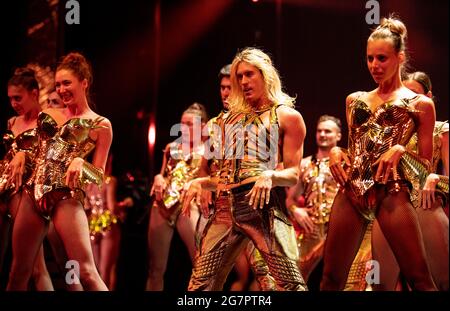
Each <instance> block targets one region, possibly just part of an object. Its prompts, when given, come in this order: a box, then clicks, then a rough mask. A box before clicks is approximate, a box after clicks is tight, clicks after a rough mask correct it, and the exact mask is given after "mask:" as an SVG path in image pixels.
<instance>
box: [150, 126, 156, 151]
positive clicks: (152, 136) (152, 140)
mask: <svg viewBox="0 0 450 311" xmlns="http://www.w3.org/2000/svg"><path fill="white" fill-rule="evenodd" d="M155 137H156V131H155V124H154V123H150V126H149V127H148V146H149V148H150V149H153V146H154V145H155Z"/></svg>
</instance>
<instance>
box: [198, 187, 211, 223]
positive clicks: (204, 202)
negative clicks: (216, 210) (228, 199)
mask: <svg viewBox="0 0 450 311" xmlns="http://www.w3.org/2000/svg"><path fill="white" fill-rule="evenodd" d="M210 204H212V192H211V191H209V190H202V198H201V202H200V211H201V212H202V215H203V217H205V218H208V216H209V205H210Z"/></svg>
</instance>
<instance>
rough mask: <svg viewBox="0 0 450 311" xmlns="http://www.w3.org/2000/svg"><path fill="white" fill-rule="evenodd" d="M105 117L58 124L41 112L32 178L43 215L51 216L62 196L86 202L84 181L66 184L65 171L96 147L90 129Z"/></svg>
mask: <svg viewBox="0 0 450 311" xmlns="http://www.w3.org/2000/svg"><path fill="white" fill-rule="evenodd" d="M102 120H103V118H97V119H95V120H91V119H81V118H73V119H69V120H67V121H66V122H65V123H64V124H63V125H62V126H61V127H58V124H57V123H56V121H55V120H54V119H53V117H52V116H50V115H49V114H47V113H44V112H41V113H40V114H39V116H38V127H37V128H38V135H39V151H38V153H37V155H36V159H35V164H36V169H35V171H34V176H33V178H32V179H31V180H32V182H34V198H35V200H36V202H37V203H38V204H37V205H38V210H39V212H40V213H41V214H42V215H43V216H44V217H46V218H48V217H50V216H51V213H52V210H53V208H54V207H55V206H56V204H57V203H58V202H59V201H61V200H65V199H69V198H75V199H77V200H79V201H80V203H81V204H83V205H84V191H83V190H82V187H83V186H84V185H83V184H82V183H81V180H80V187H79V188H75V189H70V188H69V187H67V185H66V182H65V179H66V171H67V169H68V167H69V165H70V163H71V162H72V160H73V159H75V158H77V157H80V158H85V157H86V156H87V155H88V154H89V153H90V152H91V151H92V150H94V148H95V142H94V141H93V140H92V139H91V138H90V137H89V132H90V130H91V129H94V128H99V125H98V124H99V123H100V122H101V121H102ZM101 182H102V180H101V181H100V183H101Z"/></svg>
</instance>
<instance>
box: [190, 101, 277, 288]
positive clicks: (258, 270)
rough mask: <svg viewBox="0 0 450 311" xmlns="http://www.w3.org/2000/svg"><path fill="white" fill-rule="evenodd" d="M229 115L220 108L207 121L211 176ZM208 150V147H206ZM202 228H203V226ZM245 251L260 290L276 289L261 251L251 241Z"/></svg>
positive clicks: (217, 164) (198, 237)
mask: <svg viewBox="0 0 450 311" xmlns="http://www.w3.org/2000/svg"><path fill="white" fill-rule="evenodd" d="M228 115H229V112H228V111H227V110H222V111H221V112H220V113H219V114H218V115H217V116H216V117H214V118H212V119H211V120H209V121H208V124H207V127H208V134H209V137H210V139H209V140H208V142H207V143H209V145H208V144H207V145H206V147H205V148H209V150H211V152H213V153H214V152H218V154H215V156H213V157H211V159H210V160H209V161H208V166H209V175H210V176H211V177H218V176H220V167H221V166H222V159H223V154H222V153H221V150H222V148H221V146H222V136H221V133H222V128H221V126H222V125H223V120H225V119H226V118H227V117H228ZM206 150H208V149H206ZM214 198H215V194H214V193H213V202H214V201H215V199H214ZM209 208H210V211H211V210H214V203H213V204H212V205H211V206H210V207H209ZM203 230H204V228H203ZM203 230H201V231H199V232H196V241H197V242H196V245H197V248H198V247H199V245H200V241H201V234H202V232H203ZM243 251H244V252H245V257H246V259H247V261H248V263H249V264H250V267H251V269H252V271H253V274H254V276H255V279H256V281H257V282H258V285H259V288H260V289H261V290H262V291H271V290H275V289H276V284H275V282H274V280H273V278H272V277H270V276H269V267H268V266H267V264H266V262H265V261H264V258H263V257H262V256H261V253H260V252H259V251H258V249H257V248H256V247H255V246H254V245H253V243H252V242H251V241H249V242H248V244H247V246H246V247H245V248H244V250H243Z"/></svg>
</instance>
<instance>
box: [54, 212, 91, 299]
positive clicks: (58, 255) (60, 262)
mask: <svg viewBox="0 0 450 311" xmlns="http://www.w3.org/2000/svg"><path fill="white" fill-rule="evenodd" d="M47 239H48V241H49V243H50V247H51V249H52V253H53V257H54V258H55V261H56V265H57V266H58V270H59V273H61V275H64V274H65V273H66V272H67V269H66V262H67V260H68V259H67V254H66V250H65V249H64V244H63V242H62V241H61V238H60V237H59V235H58V233H57V232H56V231H55V226H54V225H53V222H52V221H50V223H49V226H48V232H47ZM66 288H67V290H69V291H81V290H83V286H81V284H77V283H73V284H66Z"/></svg>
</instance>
